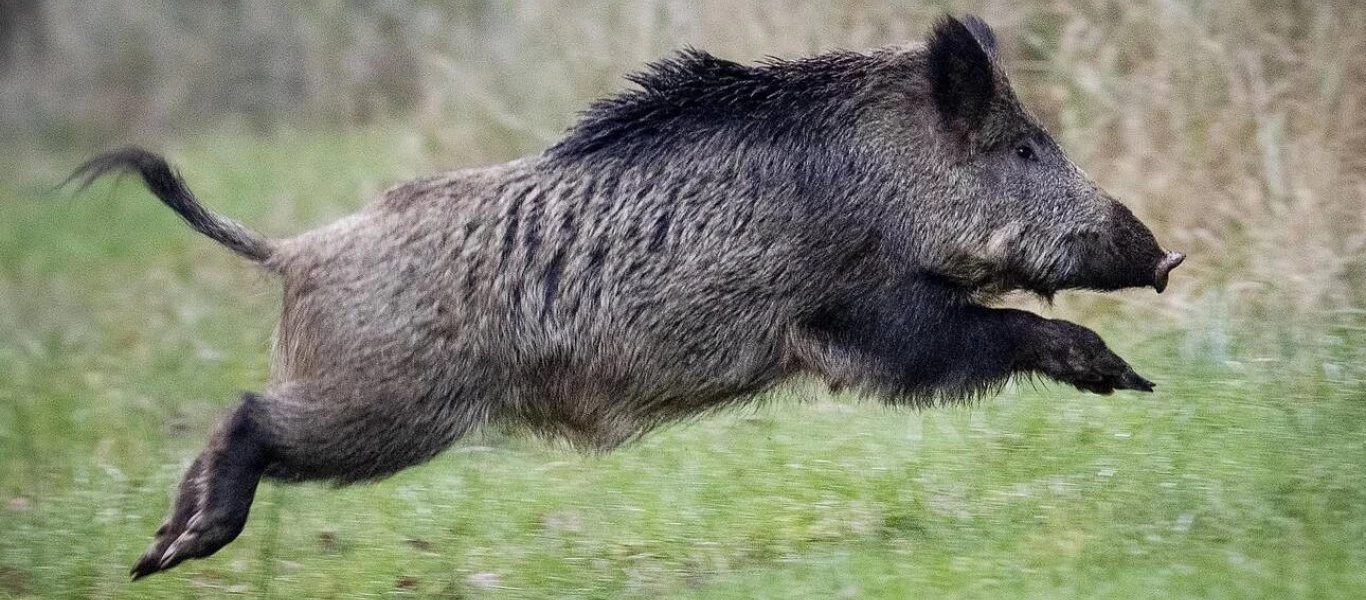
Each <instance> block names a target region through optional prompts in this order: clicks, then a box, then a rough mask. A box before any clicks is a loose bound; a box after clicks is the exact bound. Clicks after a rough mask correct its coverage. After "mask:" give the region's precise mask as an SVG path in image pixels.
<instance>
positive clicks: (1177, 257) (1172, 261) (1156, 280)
mask: <svg viewBox="0 0 1366 600" xmlns="http://www.w3.org/2000/svg"><path fill="white" fill-rule="evenodd" d="M1183 260H1186V255H1185V254H1182V253H1180V252H1168V253H1167V255H1166V256H1164V257H1162V260H1160V261H1158V263H1157V269H1155V270H1154V271H1153V289H1155V290H1157V293H1159V294H1161V293H1162V291H1163V290H1165V289H1167V276H1168V275H1169V274H1171V272H1172V269H1175V268H1177V267H1179V266H1181V261H1183Z"/></svg>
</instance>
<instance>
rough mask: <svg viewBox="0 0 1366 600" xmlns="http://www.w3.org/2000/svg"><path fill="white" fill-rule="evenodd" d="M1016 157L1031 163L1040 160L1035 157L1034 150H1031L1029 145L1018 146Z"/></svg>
mask: <svg viewBox="0 0 1366 600" xmlns="http://www.w3.org/2000/svg"><path fill="white" fill-rule="evenodd" d="M1015 156H1018V157H1020V158H1021V159H1024V160H1029V161H1032V160H1036V159H1037V158H1038V157H1037V156H1035V155H1034V149H1033V148H1030V147H1029V144H1020V145H1019V146H1016V147H1015Z"/></svg>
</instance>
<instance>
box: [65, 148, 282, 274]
mask: <svg viewBox="0 0 1366 600" xmlns="http://www.w3.org/2000/svg"><path fill="white" fill-rule="evenodd" d="M118 171H133V172H136V173H137V174H138V175H141V176H142V181H143V182H144V183H146V184H147V189H149V190H151V191H152V193H153V194H156V197H157V198H159V199H160V200H161V201H162V202H163V203H164V204H166V206H169V207H171V210H174V211H175V212H176V214H178V215H180V218H182V219H185V222H187V223H189V224H190V227H193V228H194V230H195V231H198V232H199V233H202V234H204V235H206V236H209V238H211V239H213V240H214V241H216V242H218V243H220V244H223V245H224V246H227V247H228V249H229V250H232V251H233V252H236V253H238V254H240V255H242V256H245V257H247V258H249V259H251V260H253V261H256V262H258V263H259V262H265V261H266V259H268V258H270V254H271V247H270V243H269V242H268V241H266V238H264V237H262V236H261V234H259V233H256V232H254V231H252V230H250V229H247V228H246V227H244V226H243V225H242V224H241V223H238V222H236V221H233V220H232V219H228V218H225V217H221V216H219V215H216V214H214V213H212V212H209V210H208V209H206V208H204V205H202V204H200V203H199V201H198V200H196V199H195V197H194V194H191V193H190V188H188V187H185V182H184V181H183V180H181V179H180V176H179V175H177V174H176V172H175V171H174V170H173V169H171V165H169V164H167V163H166V159H164V158H162V157H160V156H157V155H156V154H152V153H151V152H148V151H146V150H143V149H142V148H135V147H129V148H123V149H121V150H114V151H112V152H106V153H104V154H101V155H99V156H96V157H95V158H92V159H90V160H89V161H88V162H86V163H85V164H83V165H81V166H80V168H77V169H76V171H75V172H74V173H72V174H71V176H70V177H68V178H67V180H66V182H64V183H63V184H62V185H63V186H65V185H66V184H67V183H71V182H72V181H75V180H79V181H80V189H85V188H86V187H88V186H89V185H90V184H91V183H92V182H94V181H95V180H96V179H99V178H100V177H101V176H102V175H107V174H109V173H113V172H118Z"/></svg>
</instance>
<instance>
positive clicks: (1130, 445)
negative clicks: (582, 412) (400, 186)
mask: <svg viewBox="0 0 1366 600" xmlns="http://www.w3.org/2000/svg"><path fill="white" fill-rule="evenodd" d="M219 141H222V140H219ZM227 141H228V142H229V143H226V144H224V143H217V144H209V143H203V144H199V145H194V144H191V145H188V146H186V147H178V148H173V149H172V155H173V157H174V158H175V159H176V162H177V163H179V164H180V165H181V166H182V167H183V168H184V170H185V175H186V177H187V179H188V180H189V182H190V184H191V187H192V188H193V189H195V190H196V191H197V192H198V193H199V194H200V195H201V197H202V198H203V199H204V201H205V202H206V203H208V204H210V205H211V206H213V207H214V208H215V209H219V210H221V211H222V212H224V213H227V214H230V215H233V216H235V217H238V218H240V219H241V220H243V221H245V222H248V223H251V224H253V225H254V226H257V227H259V228H261V229H264V230H266V231H268V232H270V233H273V234H284V233H289V232H294V231H300V230H302V229H303V228H305V227H307V226H311V225H316V224H319V223H321V222H324V221H326V220H327V219H329V218H331V217H335V216H337V215H340V214H344V213H346V212H348V211H349V210H351V209H352V208H354V207H355V206H356V205H357V204H358V203H359V202H360V201H361V200H362V199H363V198H365V197H366V196H368V195H369V194H372V193H373V192H375V191H377V190H378V189H381V188H382V187H384V186H385V185H387V184H388V183H392V182H396V181H398V180H400V179H402V178H404V177H407V176H410V175H413V174H415V173H417V172H421V171H422V170H423V169H425V168H427V166H426V165H423V164H420V162H417V163H415V162H414V161H413V160H411V156H406V155H405V154H404V153H403V152H401V151H395V150H394V148H396V147H398V146H396V145H395V144H393V143H391V142H390V141H389V140H388V139H387V138H380V137H377V136H369V135H365V134H348V135H337V136H308V135H292V136H284V137H280V138H275V139H270V140H265V141H256V142H253V141H244V140H227ZM67 158H69V160H67ZM78 158H79V157H76V156H71V157H66V158H60V159H54V158H51V157H46V158H44V159H43V160H34V159H32V157H30V158H27V159H20V158H11V159H9V162H8V163H5V164H4V166H5V167H6V168H5V169H4V170H3V171H2V172H3V173H8V174H9V175H5V176H0V597H6V596H12V597H18V598H27V597H38V598H66V597H99V598H106V597H118V598H160V597H173V598H184V597H206V598H217V597H227V596H236V595H239V594H241V593H244V592H245V593H248V594H252V595H261V594H262V593H263V592H264V593H267V594H269V595H270V596H273V597H277V598H351V597H358V596H365V597H382V596H399V597H445V598H782V599H788V598H820V599H827V598H908V597H911V598H914V597H925V598H1075V597H1098V598H1181V597H1187V598H1252V597H1267V598H1359V597H1364V596H1366V378H1364V375H1366V373H1364V371H1366V370H1363V368H1362V366H1361V365H1363V364H1366V361H1364V360H1363V358H1366V349H1363V348H1362V347H1361V343H1360V341H1354V340H1360V339H1362V333H1361V331H1360V330H1357V329H1353V328H1352V323H1353V319H1356V318H1357V317H1351V316H1342V317H1331V318H1326V319H1325V321H1324V322H1322V323H1318V324H1314V325H1312V326H1310V328H1308V329H1298V330H1287V331H1281V330H1278V329H1275V326H1273V325H1269V324H1264V323H1263V324H1252V325H1249V324H1240V323H1232V324H1230V323H1224V322H1220V321H1219V320H1218V319H1213V318H1207V319H1197V320H1194V321H1193V323H1194V325H1192V326H1191V327H1190V329H1189V330H1179V329H1174V328H1173V327H1174V325H1175V323H1170V324H1164V323H1160V322H1151V323H1148V322H1145V323H1140V324H1138V326H1134V325H1133V324H1130V323H1126V322H1124V321H1123V320H1113V321H1109V323H1110V325H1109V326H1108V327H1107V326H1102V327H1101V330H1102V332H1103V333H1105V334H1107V335H1108V336H1109V337H1110V338H1111V342H1112V346H1114V347H1116V348H1117V349H1118V350H1119V351H1120V353H1121V354H1124V355H1125V356H1127V357H1128V358H1129V359H1130V360H1131V362H1133V363H1134V364H1136V365H1138V367H1139V370H1140V371H1141V372H1143V373H1144V374H1145V375H1148V376H1149V377H1150V378H1152V379H1155V380H1157V381H1158V382H1159V383H1160V384H1161V387H1159V391H1158V392H1157V393H1155V394H1152V395H1137V394H1118V395H1115V396H1112V397H1096V396H1087V395H1082V394H1080V393H1078V392H1075V391H1071V390H1069V389H1064V388H1063V387H1061V386H1038V387H1037V388H1036V387H1034V386H1030V385H1022V386H1018V387H1012V388H1010V389H1008V390H1007V391H1006V392H1005V393H1003V394H1002V395H1001V396H999V397H996V398H994V399H991V400H988V401H985V402H982V403H980V404H977V405H974V406H970V407H951V408H944V409H935V410H929V411H924V412H911V411H902V410H891V409H886V408H882V407H880V406H878V405H876V404H872V403H867V402H856V401H854V400H853V399H849V398H830V397H826V396H824V395H822V394H820V393H816V392H812V391H810V390H808V389H807V388H796V389H794V390H789V391H785V392H781V393H778V394H774V396H773V398H771V400H772V401H771V402H769V403H767V404H765V405H763V406H761V407H758V408H753V409H748V410H741V411H736V412H732V413H729V414H726V415H723V416H720V417H716V418H712V419H707V420H703V421H699V422H697V423H690V424H685V425H680V426H676V427H672V428H669V429H666V430H664V431H662V432H660V433H658V434H655V435H653V436H650V437H648V438H646V439H645V440H644V441H642V442H640V443H638V444H636V445H633V446H630V447H627V448H625V449H622V450H620V451H617V452H615V453H612V454H609V455H606V456H600V457H590V456H581V455H577V454H573V453H570V452H568V451H564V450H560V449H557V448H555V447H552V446H551V445H547V444H544V443H540V442H536V441H532V440H523V439H517V438H503V437H499V436H494V435H486V436H481V437H478V438H476V439H471V440H467V441H465V442H463V443H462V444H461V445H459V446H457V447H456V448H455V449H453V450H452V451H451V452H448V453H446V454H445V455H443V456H442V457H440V458H438V459H437V460H435V461H433V462H432V463H430V464H428V465H424V466H421V467H418V468H414V469H410V470H408V471H405V472H403V473H401V474H399V475H398V476H396V477H394V478H392V479H390V480H387V481H384V482H382V483H379V484H376V485H368V486H360V487H352V488H345V489H339V490H338V489H330V488H326V487H322V486H317V485H304V486H274V485H266V486H263V488H262V489H261V491H260V492H259V494H258V498H257V503H256V506H255V511H254V512H253V515H252V519H251V521H250V523H249V524H248V526H247V529H246V531H245V532H244V533H243V535H242V537H241V538H239V539H238V541H237V542H235V543H233V544H232V545H230V546H229V547H228V548H226V549H225V550H224V551H222V552H220V553H219V554H218V555H216V556H214V557H212V558H210V559H207V560H201V561H194V562H190V563H187V564H185V565H183V566H181V567H180V568H178V569H176V570H174V571H172V572H170V573H169V574H165V575H160V576H157V577H153V578H151V579H148V580H145V581H142V582H138V583H136V584H130V583H129V582H128V581H127V577H126V572H127V568H128V566H129V565H130V564H131V563H132V562H133V560H134V559H135V558H136V557H137V556H138V554H139V553H140V552H141V551H142V550H143V548H144V546H145V545H146V543H148V542H149V541H150V539H151V537H150V536H151V533H152V531H153V530H154V529H155V528H156V526H157V524H158V523H159V521H160V519H161V518H162V516H163V514H164V512H165V510H166V508H167V506H168V503H169V500H170V491H171V488H172V487H173V486H174V485H175V483H176V482H177V480H178V479H179V477H180V474H181V471H182V469H183V468H184V467H185V466H186V464H187V463H188V461H189V460H190V458H192V456H193V455H194V454H195V453H196V452H197V451H198V449H199V447H200V444H202V443H203V441H204V440H205V438H206V437H207V435H208V433H209V431H210V429H211V428H212V426H213V424H214V423H215V421H216V420H217V418H218V417H219V416H220V415H221V414H222V411H223V410H224V409H225V408H226V407H228V406H229V405H230V404H231V403H232V402H233V400H234V398H235V394H236V393H237V392H238V391H239V390H249V389H256V388H259V387H260V386H261V382H262V381H264V379H265V376H266V362H267V348H268V343H269V336H270V328H271V326H272V320H273V318H274V313H275V311H276V309H277V305H278V299H277V297H276V296H277V293H278V289H277V287H276V284H275V282H273V281H272V280H271V279H270V278H269V277H267V276H264V275H260V274H258V273H256V272H255V271H254V270H253V269H252V268H251V267H250V266H249V265H246V264H244V263H243V262H242V261H240V260H238V259H236V258H234V257H232V256H230V255H229V254H228V253H227V252H226V251H224V250H222V249H221V248H218V247H216V246H215V245H214V244H212V243H211V242H209V241H207V240H204V239H202V238H200V237H199V236H197V235H195V234H194V233H192V232H190V231H189V230H188V229H187V228H186V227H184V226H183V225H182V224H181V223H179V222H178V221H177V219H176V217H175V216H174V215H173V214H172V213H170V212H169V211H168V210H166V209H165V208H164V207H162V206H160V205H159V204H158V203H156V202H155V201H154V200H153V199H152V198H151V197H150V196H147V195H146V194H145V193H143V192H142V191H141V190H140V187H139V186H137V185H135V184H134V183H133V182H132V181H131V180H129V181H125V182H124V183H123V185H121V186H119V187H118V188H114V187H113V186H109V185H98V186H96V187H95V188H92V190H91V191H90V192H88V193H86V194H84V195H82V196H79V197H76V198H66V197H60V196H49V195H44V194H43V190H44V187H45V186H47V185H50V184H51V183H53V182H54V181H56V180H59V179H60V178H61V176H62V175H64V173H63V172H62V169H65V168H66V167H69V166H72V165H74V163H75V161H76V160H77V159H78ZM35 164H36V165H38V166H37V167H35V166H34V165H35ZM54 165H57V166H54ZM59 167H60V168H59ZM1174 285H1181V283H1180V282H1179V281H1178V282H1174ZM1135 294H1136V295H1135V298H1136V299H1137V298H1141V296H1138V294H1141V293H1140V292H1135ZM1135 302H1136V303H1137V302H1140V300H1135Z"/></svg>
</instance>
